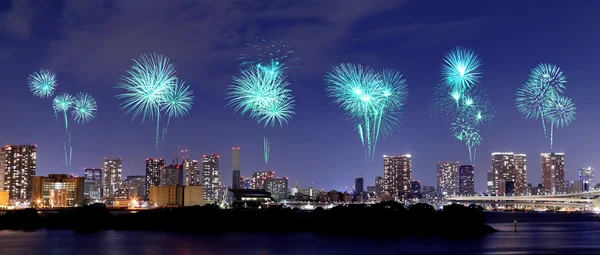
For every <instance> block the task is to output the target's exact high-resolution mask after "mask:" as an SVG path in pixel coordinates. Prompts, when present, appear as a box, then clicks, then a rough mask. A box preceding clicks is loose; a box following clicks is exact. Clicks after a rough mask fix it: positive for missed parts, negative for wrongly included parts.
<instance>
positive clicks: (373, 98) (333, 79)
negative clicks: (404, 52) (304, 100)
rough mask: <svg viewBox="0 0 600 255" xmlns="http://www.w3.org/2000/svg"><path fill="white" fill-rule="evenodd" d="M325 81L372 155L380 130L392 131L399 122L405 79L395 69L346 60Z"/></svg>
mask: <svg viewBox="0 0 600 255" xmlns="http://www.w3.org/2000/svg"><path fill="white" fill-rule="evenodd" d="M325 84H326V86H327V87H326V90H327V92H328V94H329V97H330V98H331V99H332V100H333V103H334V104H336V105H338V106H339V107H340V108H341V109H342V110H343V111H344V116H346V117H348V118H349V119H351V120H352V121H353V122H354V123H355V127H356V130H357V132H358V134H359V136H360V140H361V142H362V144H363V146H365V154H366V156H367V157H369V156H371V157H373V156H374V152H375V148H376V145H377V141H378V140H379V136H380V134H381V133H383V134H384V137H385V136H388V135H391V134H392V132H393V131H395V130H396V128H397V127H398V125H399V116H398V115H399V113H400V111H401V110H402V108H403V106H404V104H405V103H406V99H407V97H408V91H407V86H406V80H405V79H404V78H403V76H402V74H400V73H399V72H396V71H394V70H390V69H387V70H383V71H381V72H377V71H375V70H373V69H371V68H369V67H367V66H362V65H355V64H352V63H347V64H341V65H339V66H336V67H334V68H333V70H332V71H331V72H329V73H327V74H326V75H325Z"/></svg>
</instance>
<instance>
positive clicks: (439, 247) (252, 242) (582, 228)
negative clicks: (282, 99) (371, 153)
mask: <svg viewBox="0 0 600 255" xmlns="http://www.w3.org/2000/svg"><path fill="white" fill-rule="evenodd" d="M514 220H517V221H518V232H516V233H515V232H514V226H513V221H514ZM488 221H489V222H490V225H492V226H493V227H494V228H496V229H498V230H501V231H500V232H498V233H493V234H489V235H487V236H485V237H483V238H480V239H474V240H448V239H443V238H404V239H394V240H377V239H369V238H339V237H330V236H320V235H316V234H311V233H297V234H289V235H269V234H225V235H221V236H207V235H192V234H179V233H165V232H134V231H104V232H100V233H93V234H76V233H74V232H73V231H68V230H60V231H46V230H41V231H36V232H20V231H0V254H2V255H17V254H18V255H29V254H36V255H37V254H44V255H53V254H61V255H63V254H85V255H95V254H102V255H124V254H146V255H154V254H173V255H188V254H227V255H229V254H248V255H254V254H255V255H273V254H290V255H293V254H311V255H313V254H314V255H320V254H344V255H353V254H382V255H387V254H431V253H445V254H600V242H598V241H599V240H600V219H597V218H596V217H594V216H591V215H582V214H568V215H565V214H548V213H527V214H523V213H490V214H489V216H488ZM365 222H366V223H370V224H378V223H384V221H380V220H372V219H371V220H369V219H365ZM382 231H393V230H392V229H385V224H382Z"/></svg>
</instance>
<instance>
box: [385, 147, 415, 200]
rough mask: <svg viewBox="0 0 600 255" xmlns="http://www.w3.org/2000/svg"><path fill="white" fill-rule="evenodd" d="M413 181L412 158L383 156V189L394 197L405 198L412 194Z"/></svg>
mask: <svg viewBox="0 0 600 255" xmlns="http://www.w3.org/2000/svg"><path fill="white" fill-rule="evenodd" d="M411 179H412V157H411V155H410V154H405V155H400V156H385V155H384V156H383V189H384V192H385V193H388V194H389V195H391V196H392V197H396V196H397V197H399V198H403V197H405V196H406V195H407V194H408V193H409V192H410V180H411Z"/></svg>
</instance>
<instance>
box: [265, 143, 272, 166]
mask: <svg viewBox="0 0 600 255" xmlns="http://www.w3.org/2000/svg"><path fill="white" fill-rule="evenodd" d="M263 150H264V153H263V154H264V157H265V164H267V163H268V162H269V157H270V156H271V142H269V139H267V138H266V137H265V138H264V139H263Z"/></svg>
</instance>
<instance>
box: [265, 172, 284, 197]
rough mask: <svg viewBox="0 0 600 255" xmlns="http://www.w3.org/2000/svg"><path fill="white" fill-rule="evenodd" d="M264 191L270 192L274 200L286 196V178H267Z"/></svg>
mask: <svg viewBox="0 0 600 255" xmlns="http://www.w3.org/2000/svg"><path fill="white" fill-rule="evenodd" d="M265 191H267V192H269V193H271V197H273V198H274V199H275V200H281V199H287V198H288V196H289V195H288V178H285V177H284V178H281V179H276V178H272V179H268V180H266V181H265Z"/></svg>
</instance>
